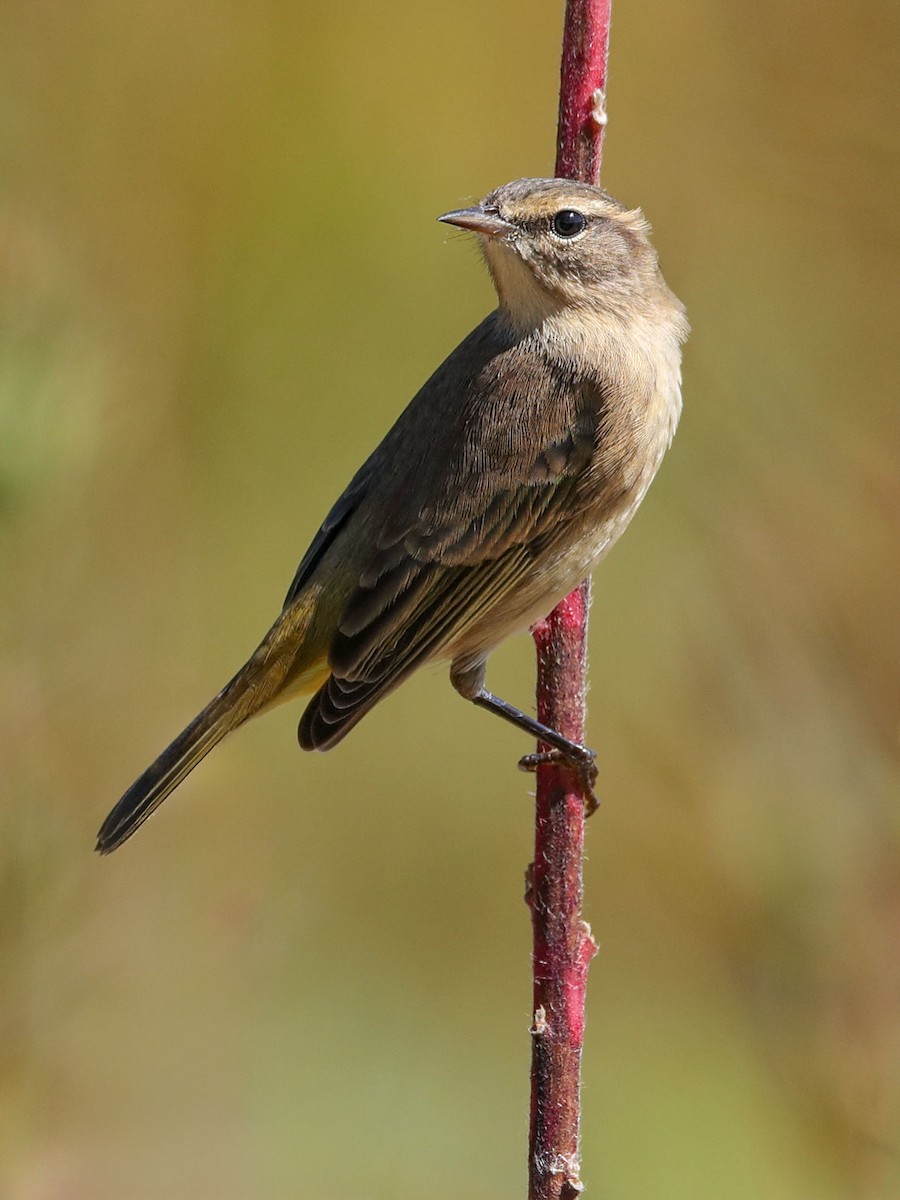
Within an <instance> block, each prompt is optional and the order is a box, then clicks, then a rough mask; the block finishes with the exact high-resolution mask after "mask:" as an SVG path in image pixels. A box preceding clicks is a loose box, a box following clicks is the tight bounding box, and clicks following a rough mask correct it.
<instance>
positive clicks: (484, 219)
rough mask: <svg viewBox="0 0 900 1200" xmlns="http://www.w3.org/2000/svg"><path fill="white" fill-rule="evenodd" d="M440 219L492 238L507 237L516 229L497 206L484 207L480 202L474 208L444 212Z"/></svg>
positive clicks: (446, 223) (445, 222) (448, 223)
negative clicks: (503, 216) (505, 219)
mask: <svg viewBox="0 0 900 1200" xmlns="http://www.w3.org/2000/svg"><path fill="white" fill-rule="evenodd" d="M438 220H439V221H443V222H444V224H445V225H458V226H459V228H460V229H471V230H472V232H473V233H481V234H484V236H485V237H492V238H500V237H506V236H507V234H510V233H512V231H513V230H514V229H515V225H513V224H512V223H511V222H510V221H504V220H503V218H502V217H501V216H500V214H499V213H498V212H497V210H496V209H495V208H484V207H482V205H480V204H476V205H475V206H474V208H458V209H457V210H456V211H455V212H448V213H444V215H443V216H442V217H438Z"/></svg>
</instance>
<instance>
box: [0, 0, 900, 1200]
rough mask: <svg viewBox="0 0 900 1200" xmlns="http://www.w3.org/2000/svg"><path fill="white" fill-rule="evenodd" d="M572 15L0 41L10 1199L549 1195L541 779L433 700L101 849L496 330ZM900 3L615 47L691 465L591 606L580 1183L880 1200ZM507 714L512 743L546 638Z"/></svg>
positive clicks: (675, 469)
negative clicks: (682, 313)
mask: <svg viewBox="0 0 900 1200" xmlns="http://www.w3.org/2000/svg"><path fill="white" fill-rule="evenodd" d="M561 15H562V6H561V4H560V3H554V4H538V3H536V2H534V0H527V2H526V3H519V4H516V3H513V2H512V0H509V2H505V3H498V4H495V5H485V4H484V3H483V2H482V0H459V2H458V3H456V4H454V5H453V6H452V8H451V9H448V8H447V6H446V5H437V4H420V5H412V4H402V3H387V4H382V5H370V4H368V3H362V2H360V0H351V2H350V3H347V4H343V5H334V6H327V7H326V6H324V5H303V4H298V3H288V2H287V0H261V2H258V3H255V4H239V3H236V2H235V0H198V2H196V3H192V4H185V3H175V2H173V0H155V2H154V3H150V2H149V0H131V2H129V0H79V2H78V3H77V4H74V3H71V2H62V0H7V2H6V3H5V4H4V5H3V8H2V12H0V46H2V49H0V78H2V83H0V155H2V169H0V195H2V205H0V244H2V251H0V270H2V277H3V285H2V293H0V304H2V333H0V370H2V375H0V553H2V570H0V623H2V624H0V629H2V639H3V640H2V655H0V680H2V686H0V714H2V715H0V757H2V763H3V765H2V776H3V792H4V803H3V805H2V814H0V823H2V837H0V886H2V907H0V973H2V984H0V1196H2V1197H3V1200H7V1198H11V1200H162V1198H166V1200H196V1198H199V1197H202V1198H204V1200H205V1198H206V1197H216V1198H217V1200H295V1198H298V1197H299V1198H302V1200H307V1198H312V1197H315V1198H316V1200H329V1198H332V1197H334V1198H337V1197H341V1198H342V1200H347V1198H350V1200H387V1198H390V1200H395V1198H401V1197H422V1196H427V1197H429V1198H430V1200H444V1198H447V1200H449V1198H453V1200H458V1198H459V1197H463V1196H464V1197H466V1198H467V1200H482V1198H484V1200H487V1198H488V1197H490V1198H491V1200H495V1198H496V1197H498V1196H509V1197H514V1196H522V1195H523V1194H524V1182H525V1138H526V1124H527V1095H528V1077H527V1076H528V1055H529V1039H528V1033H527V1030H528V1024H529V1000H530V983H529V980H530V973H529V950H530V930H529V922H528V918H527V912H526V909H525V907H524V905H523V903H522V890H523V871H524V868H525V865H526V863H527V862H528V859H529V854H530V843H531V836H532V830H531V814H530V803H529V782H528V780H527V779H526V778H525V777H524V776H522V775H520V774H518V773H517V772H516V770H515V767H514V764H515V760H516V757H517V756H518V755H519V754H521V753H523V752H524V751H525V750H526V749H527V748H528V747H527V745H526V744H524V743H523V739H522V737H521V736H520V735H518V734H517V733H516V732H515V731H514V730H511V729H507V728H505V727H502V726H501V724H500V723H499V722H497V721H495V720H492V719H491V718H490V717H488V716H486V715H485V714H482V713H478V712H477V711H476V710H475V709H473V708H472V707H471V706H469V705H466V704H464V703H463V702H462V701H461V700H459V699H458V698H457V697H456V696H455V695H454V693H453V692H452V691H451V689H450V687H449V685H448V683H447V681H446V678H445V674H444V671H443V669H441V668H435V669H433V670H430V671H426V672H423V673H422V674H421V675H420V676H417V677H416V678H415V679H414V680H413V681H411V682H410V683H408V684H407V685H406V686H405V687H404V688H403V689H402V690H401V692H399V693H398V694H397V695H396V696H394V697H392V698H391V699H390V700H388V701H387V702H386V703H384V704H383V705H382V706H380V707H379V708H378V709H377V710H376V711H375V712H374V713H373V714H372V715H371V716H370V717H369V718H368V719H367V720H366V721H365V722H364V723H363V725H362V726H361V727H360V728H359V729H358V730H357V731H356V732H355V733H354V734H353V736H352V737H351V738H350V739H349V740H348V741H347V742H346V743H345V744H344V745H342V746H341V747H340V749H339V750H337V751H335V752H334V753H333V754H329V755H327V756H302V755H301V754H300V753H299V751H298V749H297V746H296V742H295V732H294V731H295V725H296V720H297V717H298V715H299V707H298V706H289V708H286V709H283V710H279V711H278V712H277V713H275V714H273V715H272V716H269V717H267V718H266V719H265V720H264V721H261V722H259V723H255V724H252V725H250V726H249V727H248V728H246V729H245V730H243V731H242V732H241V734H240V735H239V736H236V737H235V738H233V739H232V740H230V741H228V742H227V743H226V744H225V745H224V746H222V747H221V748H220V749H219V750H218V751H217V752H216V753H215V754H214V755H213V756H212V757H211V758H210V759H208V760H207V761H206V763H204V765H203V766H202V768H201V769H199V770H198V771H197V772H196V774H195V775H193V776H192V777H191V779H190V780H189V781H188V782H187V783H186V784H185V785H184V786H183V788H182V789H181V790H180V792H179V793H178V794H177V796H176V797H175V798H173V799H172V800H171V801H170V802H169V803H168V804H167V805H166V807H165V809H164V810H163V811H162V813H161V814H160V815H159V817H158V818H157V819H155V820H154V821H152V822H151V824H150V825H148V826H147V827H146V829H144V830H142V832H141V834H140V836H139V838H137V839H136V840H135V841H134V842H132V843H130V844H129V845H128V846H127V848H126V849H125V850H123V851H122V852H120V853H118V854H116V855H115V856H114V857H113V858H111V859H108V860H105V861H100V860H98V859H97V858H96V857H95V856H94V855H93V853H92V844H93V835H94V831H95V829H96V828H97V826H98V825H99V823H100V820H101V819H102V817H103V816H104V815H105V813H106V811H107V809H108V808H109V807H110V805H111V804H112V802H113V801H114V800H115V799H116V798H117V797H118V795H119V794H120V792H121V791H122V790H123V789H124V787H125V786H126V785H127V784H128V783H130V782H131V780H132V779H133V778H134V777H135V775H136V774H137V773H138V772H139V771H140V770H141V769H142V768H143V767H144V766H145V765H146V763H147V762H148V761H149V760H150V759H151V758H152V757H153V756H154V755H155V754H156V752H157V751H158V750H159V749H161V747H162V746H163V745H164V744H165V742H166V741H168V739H169V738H170V737H171V736H172V735H173V734H174V733H176V732H177V731H178V729H180V728H181V726H182V725H183V724H184V723H185V722H186V721H187V719H188V718H189V717H191V716H193V714H194V712H195V711H196V710H197V709H198V708H199V707H200V705H201V704H202V703H203V702H205V701H206V700H207V699H208V698H209V696H210V695H211V694H212V693H213V692H214V691H215V690H217V688H218V687H219V686H220V685H221V684H222V683H223V682H224V681H225V679H226V678H227V677H228V676H229V675H230V674H231V672H232V670H233V669H234V668H235V667H236V666H237V665H238V664H239V663H240V662H241V661H243V658H244V656H245V654H246V653H247V652H248V651H249V650H251V649H252V648H253V646H254V645H255V644H256V640H257V637H258V635H260V634H261V633H262V631H263V630H264V629H265V628H267V626H268V624H269V622H270V620H271V618H272V617H273V615H274V614H275V612H276V611H277V607H278V605H279V604H280V602H281V599H282V596H283V594H284V591H285V590H286V587H287V584H288V582H289V581H290V578H291V576H292V573H293V570H294V567H295V565H296V562H297V561H298V559H299V557H300V555H301V553H302V551H303V550H304V549H305V547H306V544H307V542H308V540H309V538H310V537H311V536H312V534H313V533H314V531H315V529H316V527H317V525H318V522H319V521H320V519H321V518H322V516H323V515H324V513H325V511H326V510H327V508H328V506H329V504H330V502H331V501H332V500H333V499H334V498H335V496H336V495H337V493H338V491H339V490H340V489H341V487H342V486H343V485H344V483H345V482H346V480H347V479H348V477H349V475H350V474H351V473H352V471H353V470H354V469H355V468H356V466H357V465H358V463H359V462H360V461H361V460H362V458H363V457H364V456H365V455H366V454H367V453H368V451H369V450H370V449H371V447H372V446H373V445H374V444H375V442H376V441H377V440H378V438H379V437H380V435H381V434H382V432H383V431H384V430H385V429H386V427H387V425H388V424H389V422H390V421H391V420H392V419H393V417H394V415H395V414H396V413H397V412H398V411H399V409H400V408H401V407H402V405H403V404H405V403H406V401H407V400H408V399H409V397H410V396H411V395H412V393H413V391H414V390H415V389H416V387H417V386H418V385H419V384H420V383H421V382H422V381H423V380H424V378H425V377H426V375H427V374H428V373H430V371H431V370H432V369H433V367H434V366H435V365H436V364H437V363H438V362H439V361H440V360H441V358H442V357H443V356H444V355H445V354H446V352H447V351H448V350H449V349H450V348H452V347H453V346H454V345H455V343H456V342H457V341H458V339H459V338H460V337H461V336H462V335H463V334H464V333H465V332H467V331H468V329H469V328H470V327H471V326H472V325H473V324H474V323H475V322H476V321H477V320H478V319H479V318H480V317H481V316H482V315H483V314H484V312H485V311H486V310H487V309H488V307H489V306H490V305H491V303H492V293H491V289H490V286H489V283H488V280H487V278H486V275H485V272H484V270H483V269H482V268H481V266H480V264H479V261H478V258H477V254H476V253H475V251H474V249H473V247H472V246H471V244H470V243H469V242H468V241H467V240H466V239H464V238H458V237H453V238H448V236H447V231H446V230H444V229H443V228H442V227H439V226H438V225H436V224H435V222H434V217H435V216H436V215H437V214H438V213H440V212H443V211H445V210H446V209H448V208H451V207H454V206H457V205H459V204H461V203H464V202H466V201H467V200H470V199H472V198H475V197H478V196H479V195H481V194H482V193H483V192H485V191H486V190H488V189H489V188H491V187H493V186H495V185H496V184H498V183H501V182H504V181H505V180H507V179H510V178H515V177H517V176H520V175H526V174H543V173H547V172H548V171H550V170H551V168H552V161H553V144H554V126H555V112H556V99H557V96H556V89H557V70H558V43H559V36H560V29H561ZM898 26H900V15H898V8H897V5H896V4H892V5H889V4H879V3H877V2H876V0H869V3H868V4H864V5H863V6H861V7H860V8H858V9H854V10H853V11H852V12H850V11H848V10H846V9H845V7H844V6H843V5H839V4H838V3H837V2H836V0H826V3H824V4H821V5H818V6H816V8H815V9H810V7H809V5H808V4H807V3H805V0H782V2H781V3H779V4H777V5H765V6H762V8H761V7H760V6H753V5H746V4H739V3H737V2H736V0H719V2H718V3H711V2H708V0H707V2H704V0H693V2H689V3H688V4H685V5H670V4H664V3H662V2H661V0H645V2H644V3H636V2H634V0H616V8H615V20H614V29H613V46H612V70H611V89H610V112H611V122H610V129H609V137H608V139H607V148H606V156H605V161H604V183H605V184H606V186H607V187H608V188H609V189H610V190H611V191H613V192H614V193H615V194H616V195H619V196H620V197H621V198H623V199H624V200H627V201H628V202H630V203H638V204H641V205H643V206H644V208H645V210H646V212H647V214H648V216H649V217H650V218H651V220H652V221H653V222H654V225H655V229H656V242H657V245H658V246H659V249H660V253H661V256H662V261H663V265H664V268H665V272H666V275H667V277H668V280H669V282H670V284H671V285H672V287H673V288H674V290H675V291H676V292H677V293H678V294H679V295H680V296H681V297H682V298H683V299H684V300H685V302H686V303H687V306H688V310H689V313H690V316H691V319H692V323H693V328H694V333H693V336H692V339H691V341H690V343H689V346H688V348H687V356H686V370H685V383H686V391H685V400H686V405H685V414H684V419H683V423H682V427H681V431H680V433H679V435H678V438H677V441H676V444H675V448H674V450H673V453H672V454H671V456H670V458H669V459H668V460H667V463H666V465H665V468H664V470H663V472H662V475H661V477H660V479H659V481H658V483H657V484H656V486H655V487H654V489H653V490H652V492H651V494H650V497H649V499H648V502H647V503H646V505H645V507H644V509H643V510H642V512H641V514H640V516H639V518H638V519H637V521H636V522H635V525H634V527H633V528H632V530H631V531H630V532H629V535H628V536H627V537H626V538H625V539H624V542H623V544H622V545H621V546H620V547H619V548H618V549H617V550H616V551H615V553H614V554H613V555H612V557H611V558H610V559H609V560H608V562H607V563H606V564H605V565H604V566H603V568H602V570H601V571H600V572H599V575H598V579H597V580H596V584H595V593H594V594H595V601H594V610H593V624H592V633H591V653H592V684H593V688H592V692H591V697H590V718H589V740H590V742H591V743H592V744H593V745H595V746H596V747H597V748H598V750H599V751H600V756H601V760H602V776H601V788H602V796H603V798H604V805H603V807H602V809H601V810H600V812H599V813H598V814H597V816H596V817H595V818H593V820H592V821H591V824H590V828H589V837H588V853H589V861H588V864H587V897H586V915H587V916H588V918H589V919H590V921H591V922H592V925H593V928H594V931H595V934H596V936H597V938H598V940H599V942H600V943H601V954H600V956H599V958H598V959H597V961H596V962H595V964H594V966H593V969H592V978H591V989H590V997H589V1027H588V1040H587V1046H586V1052H585V1064H584V1069H585V1086H584V1139H583V1152H584V1178H585V1180H586V1182H587V1184H588V1185H589V1187H590V1188H591V1191H590V1194H591V1195H596V1196H600V1197H607V1198H608V1200H657V1198H660V1200H662V1198H665V1200H682V1198H684V1200H706V1198H709V1200H713V1198H715V1200H721V1198H723V1197H725V1198H727V1200H744V1198H745V1197H746V1198H748V1200H750V1198H753V1200H757V1198H759V1197H766V1198H767V1200H833V1198H835V1200H836V1198H841V1200H856V1198H865V1200H870V1198H878V1200H881V1198H888V1197H896V1196H897V1195H900V1166H898V1149H900V1139H898V1132H900V1129H898V1126H900V1122H898V1107H900V859H898V843H897V833H898V819H897V813H898V808H897V798H898V795H900V788H898V782H900V763H898V722H900V674H898V661H900V621H898V604H897V582H898V561H900V559H898V553H900V532H898V529H900V519H898V513H900V471H898V461H900V415H898V403H897V390H898V389H897V379H898V365H900V364H898V334H897V328H896V321H895V320H894V318H895V316H896V307H897V306H896V290H897V277H898V268H900V245H898V223H897V216H896V213H897V201H896V197H897V191H898V185H900V170H898V163H900V134H898V128H900V125H898V120H897V117H898V112H897V107H896V104H895V103H893V102H895V101H896V94H895V91H894V89H895V87H896V64H895V58H894V56H895V53H896V45H897V39H898V34H900V28H898ZM491 681H492V683H493V684H494V685H495V688H496V690H497V691H499V692H500V693H501V694H502V695H504V696H506V697H508V698H509V699H511V700H514V701H519V702H521V703H523V704H527V703H528V702H529V700H530V697H531V694H532V688H533V656H532V652H531V648H530V645H529V642H528V639H527V638H525V637H522V638H519V639H517V640H515V641H514V642H513V643H512V644H509V645H507V646H506V647H504V649H503V650H502V651H501V652H500V653H499V654H498V655H497V656H496V658H495V660H494V662H493V664H492V674H491Z"/></svg>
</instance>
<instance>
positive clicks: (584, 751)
mask: <svg viewBox="0 0 900 1200" xmlns="http://www.w3.org/2000/svg"><path fill="white" fill-rule="evenodd" d="M471 700H472V703H473V704H477V705H478V707H479V708H486V709H487V710H488V712H492V713H496V714H497V716H498V717H502V718H503V719H504V721H509V723H510V724H511V725H516V726H518V728H519V729H523V730H524V731H525V732H526V733H530V734H531V735H532V737H535V738H537V739H538V741H541V742H543V743H544V745H545V746H550V747H551V749H550V750H539V751H538V752H537V753H536V754H526V755H524V756H523V757H522V758H520V759H519V766H520V767H521V768H522V770H523V771H535V770H537V768H538V767H540V766H542V765H543V764H544V763H561V764H563V765H564V766H567V767H569V768H570V769H571V770H572V771H574V772H575V774H576V775H577V776H578V782H579V784H580V786H581V793H582V796H583V797H584V808H585V813H586V814H587V815H588V816H590V814H591V813H592V812H594V811H595V810H596V809H597V808H598V807H599V804H600V801H599V800H598V799H597V796H596V794H595V792H594V783H595V782H596V779H597V764H596V762H595V759H596V755H595V754H594V751H593V750H591V749H590V748H589V747H588V746H582V745H581V744H580V743H579V742H573V741H571V740H570V739H569V738H567V737H563V735H562V734H561V733H557V731H556V730H555V729H551V728H550V727H549V725H542V724H541V722H540V721H536V720H535V719H534V717H529V716H528V714H527V713H523V712H522V711H521V709H518V708H515V707H513V705H512V704H507V702H506V701H505V700H501V699H500V697H499V696H495V695H494V694H493V693H492V692H489V691H487V689H486V688H481V689H480V690H479V691H478V693H477V694H476V695H474V696H472V697H471Z"/></svg>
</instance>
